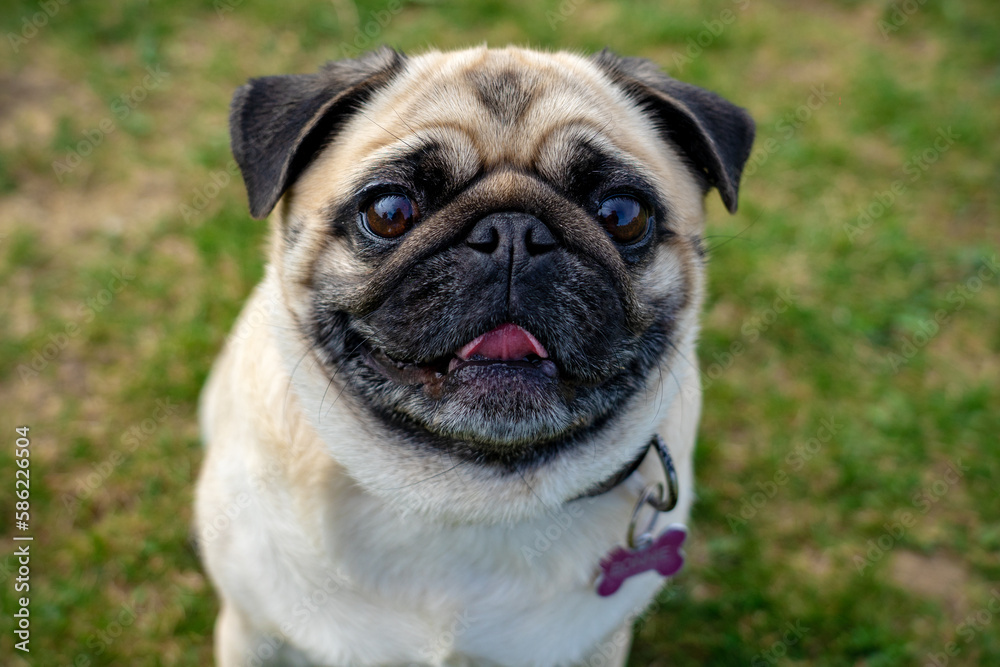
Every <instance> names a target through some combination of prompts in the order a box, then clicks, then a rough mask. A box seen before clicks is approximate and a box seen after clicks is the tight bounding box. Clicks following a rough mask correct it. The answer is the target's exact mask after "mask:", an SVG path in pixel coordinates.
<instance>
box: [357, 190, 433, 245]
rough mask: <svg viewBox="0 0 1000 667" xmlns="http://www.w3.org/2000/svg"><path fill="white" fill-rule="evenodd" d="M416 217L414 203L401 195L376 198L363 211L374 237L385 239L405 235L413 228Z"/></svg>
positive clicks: (366, 223)
mask: <svg viewBox="0 0 1000 667" xmlns="http://www.w3.org/2000/svg"><path fill="white" fill-rule="evenodd" d="M418 215H419V211H418V210H417V204H416V202H414V201H413V200H412V199H410V198H409V197H407V196H406V195H401V194H388V195H382V196H380V197H376V198H375V199H374V200H372V203H371V204H369V205H368V208H366V209H365V210H364V219H365V225H366V226H367V227H368V229H369V230H371V232H372V233H373V234H375V235H376V236H381V237H382V238H386V239H394V238H396V237H397V236H402V235H403V234H405V233H406V232H407V231H408V230H409V229H410V228H411V227H413V223H414V222H416V220H417V216H418Z"/></svg>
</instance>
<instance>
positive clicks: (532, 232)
mask: <svg viewBox="0 0 1000 667" xmlns="http://www.w3.org/2000/svg"><path fill="white" fill-rule="evenodd" d="M465 243H466V245H468V246H469V247H470V248H472V249H473V250H476V251H478V252H481V253H485V254H487V255H492V254H498V255H499V256H500V257H503V258H505V259H506V258H508V257H511V256H513V258H514V260H515V261H516V260H517V259H518V258H519V257H522V256H526V257H534V256H536V255H541V254H543V253H546V252H548V251H550V250H554V249H555V247H556V245H557V243H556V238H555V236H553V235H552V231H551V230H550V229H549V228H548V227H547V226H546V225H545V223H544V222H542V221H541V220H539V219H538V218H536V217H535V216H533V215H530V214H528V213H516V212H503V213H491V214H489V215H487V216H486V217H484V218H482V219H481V220H480V221H479V222H477V223H476V226H475V227H473V228H472V231H471V232H469V235H468V236H467V237H466V238H465Z"/></svg>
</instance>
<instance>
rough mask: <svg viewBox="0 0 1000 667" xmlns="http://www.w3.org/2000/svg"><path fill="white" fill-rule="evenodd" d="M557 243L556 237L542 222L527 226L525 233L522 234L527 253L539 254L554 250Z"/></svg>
mask: <svg viewBox="0 0 1000 667" xmlns="http://www.w3.org/2000/svg"><path fill="white" fill-rule="evenodd" d="M557 245H558V244H557V243H556V237H554V236H553V235H552V232H551V231H549V228H548V227H546V226H545V225H543V224H538V225H535V226H533V227H529V228H528V231H527V233H526V234H525V235H524V248H525V250H527V251H528V254H529V255H541V254H542V253H546V252H549V251H550V250H554V249H555V247H556V246H557Z"/></svg>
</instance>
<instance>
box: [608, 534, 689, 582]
mask: <svg viewBox="0 0 1000 667" xmlns="http://www.w3.org/2000/svg"><path fill="white" fill-rule="evenodd" d="M686 537H687V531H686V530H685V529H684V527H683V526H680V525H677V524H675V525H672V526H670V527H669V528H667V530H666V531H664V532H663V533H662V534H661V535H660V536H659V537H657V538H656V539H655V540H651V541H649V542H648V543H646V544H640V545H639V546H638V547H636V548H635V549H628V548H626V547H615V548H614V549H612V550H611V551H610V552H609V553H608V555H607V556H605V557H604V559H603V560H602V561H601V576H600V579H598V581H597V594H598V595H600V596H602V597H607V596H609V595H614V593H615V591H617V590H618V589H619V588H621V585H622V584H623V583H624V582H625V580H626V579H628V578H629V577H634V576H635V575H637V574H642V573H643V572H648V571H649V570H656V571H657V572H659V573H660V574H661V575H663V576H664V577H669V576H671V575H673V574H676V573H677V571H678V570H680V569H681V566H682V565H684V554H682V553H681V545H682V544H683V543H684V538H686Z"/></svg>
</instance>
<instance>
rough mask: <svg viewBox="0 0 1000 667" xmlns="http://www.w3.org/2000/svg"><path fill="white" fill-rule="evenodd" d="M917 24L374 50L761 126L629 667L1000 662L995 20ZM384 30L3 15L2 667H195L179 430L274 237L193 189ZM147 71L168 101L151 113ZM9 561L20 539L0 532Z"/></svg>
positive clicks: (542, 32)
mask: <svg viewBox="0 0 1000 667" xmlns="http://www.w3.org/2000/svg"><path fill="white" fill-rule="evenodd" d="M903 4H907V3H887V2H873V1H866V0H841V1H839V2H837V1H830V2H810V3H794V2H791V1H790V0H783V1H780V2H775V3H757V2H744V1H733V2H730V1H729V0H705V1H691V2H680V1H678V2H673V3H655V2H640V1H638V0H633V1H631V2H623V3H612V2H598V1H596V0H595V1H591V0H588V1H587V2H573V1H566V2H561V3H560V2H556V1H555V0H542V1H540V2H526V1H521V2H515V3H500V2H495V1H481V2H467V3H457V2H456V3H445V2H432V1H431V0H425V1H422V2H407V3H405V4H404V5H403V7H402V9H401V11H399V12H397V13H390V15H389V20H388V22H387V24H386V25H385V26H384V28H380V31H379V34H378V35H377V37H376V38H375V39H374V40H373V43H375V42H378V43H382V42H384V43H388V44H392V45H395V46H397V47H399V48H402V49H404V50H411V51H419V50H421V49H423V48H425V47H427V46H430V45H433V46H437V47H440V48H452V47H458V46H463V45H469V44H476V43H481V42H484V41H486V42H489V43H490V44H504V43H507V42H517V43H523V44H529V45H532V46H536V47H543V48H573V49H580V50H588V51H589V50H594V49H599V48H602V47H604V46H606V45H607V46H610V47H612V48H613V49H615V50H617V51H619V52H621V53H624V54H628V55H640V56H645V57H649V58H653V59H655V60H657V61H658V62H659V63H660V64H661V65H663V66H664V67H665V69H666V70H667V71H668V72H670V73H671V74H673V75H675V76H678V77H679V78H683V79H685V80H688V81H691V82H693V83H697V84H699V85H702V86H705V87H708V88H711V89H714V90H717V91H719V92H721V93H722V94H724V95H725V96H726V97H728V98H730V99H732V100H734V101H736V102H738V103H740V104H741V105H743V106H746V107H748V108H749V109H750V110H751V112H752V113H753V115H754V117H755V118H756V119H757V122H758V139H757V143H756V152H755V154H754V157H753V159H752V163H753V166H752V168H750V169H748V174H747V176H746V178H745V180H744V183H743V189H742V197H741V204H740V213H739V214H738V215H736V216H734V217H730V216H728V215H727V214H726V213H725V211H724V210H723V208H722V206H721V205H720V204H719V203H718V202H717V201H716V197H715V196H714V195H713V196H712V197H710V198H709V223H708V231H707V236H708V243H709V245H710V246H711V247H712V252H711V266H710V280H711V283H710V293H709V299H708V304H707V307H706V311H705V318H704V332H703V335H702V342H701V359H702V370H703V372H704V374H705V375H704V380H705V383H706V385H707V392H706V397H705V409H704V414H703V419H702V427H701V434H700V444H699V449H698V453H697V475H698V491H699V502H698V504H697V506H696V508H695V512H694V517H693V520H692V530H693V533H692V539H691V540H690V546H689V548H688V553H689V556H690V558H689V566H688V567H687V568H686V570H685V571H684V572H683V574H682V575H681V576H680V577H678V578H677V579H676V582H675V584H674V585H672V586H671V587H670V588H669V589H667V592H665V593H664V594H663V595H662V596H661V598H660V600H659V601H658V603H657V605H656V606H655V608H654V611H653V612H652V613H650V614H649V615H648V616H646V617H645V618H644V619H642V621H641V622H640V623H639V624H638V626H637V638H636V643H635V647H634V650H633V654H632V658H631V664H633V665H668V664H669V665H675V666H676V665H680V666H684V665H737V664H758V665H759V664H796V665H830V666H839V665H865V666H867V667H882V666H889V665H916V664H925V663H928V662H930V660H931V658H930V657H929V656H932V655H937V656H938V660H941V659H942V656H941V655H940V654H943V653H944V652H945V651H946V650H947V648H948V647H947V645H948V643H949V642H954V647H953V650H955V651H957V654H954V655H952V656H950V657H949V660H950V664H960V665H983V666H986V665H996V664H1000V618H998V617H997V614H995V613H992V614H991V613H989V612H988V611H984V610H988V607H987V603H988V602H989V600H990V595H991V591H992V590H997V589H1000V529H998V528H997V526H1000V502H998V497H997V491H996V482H995V480H996V479H998V478H1000V453H998V452H1000V450H998V447H997V442H998V441H997V433H1000V410H998V407H1000V381H998V378H1000V354H998V353H1000V320H998V318H997V316H996V313H997V312H998V311H1000V289H998V286H1000V267H997V266H996V264H991V263H990V262H991V261H995V260H992V258H994V257H996V255H997V253H998V245H1000V243H998V241H1000V233H998V230H997V226H996V221H997V219H998V217H1000V194H998V193H1000V142H998V141H997V137H998V134H1000V133H998V129H1000V115H998V114H997V113H996V110H997V109H998V108H1000V17H998V16H997V14H996V8H995V6H994V4H993V3H992V2H991V1H990V0H968V1H966V2H959V1H958V0H953V1H952V0H940V1H935V0H928V2H927V3H924V4H919V8H918V9H916V11H913V12H911V13H910V14H906V13H899V12H900V10H899V7H901V6H902V5H903ZM909 4H915V3H908V6H909ZM387 6H389V5H386V4H382V3H379V2H368V1H362V2H358V3H357V5H356V10H355V5H354V4H352V3H351V2H349V1H348V0H336V1H333V2H291V3H285V4H284V5H282V6H281V8H280V9H279V8H278V6H277V5H275V6H273V7H272V6H270V5H267V4H265V3H249V2H241V1H240V0H231V1H230V0H218V1H217V2H216V3H215V4H214V5H212V4H210V3H201V2H192V1H189V0H185V1H182V2H175V3H169V4H168V3H162V2H152V3H145V2H121V3H103V4H102V3H96V4H94V3H92V4H89V5H84V4H77V3H73V2H70V3H67V4H65V5H58V7H59V10H58V12H56V13H55V14H53V15H52V16H51V17H48V18H47V19H46V25H44V26H43V27H41V28H39V29H38V30H37V34H35V33H33V34H32V36H31V37H30V39H28V38H26V39H25V41H24V42H17V44H16V46H17V51H16V52H14V51H13V48H12V47H13V46H14V44H13V43H12V42H11V39H10V37H9V36H8V33H12V34H15V35H18V34H21V31H22V29H23V28H24V24H23V22H22V19H23V18H24V17H28V20H29V21H30V20H31V17H32V16H33V15H34V14H36V13H37V12H39V11H40V9H39V7H40V6H39V5H38V4H37V3H36V2H34V1H21V0H12V1H10V2H6V3H5V4H4V7H3V9H0V25H3V27H4V30H3V34H4V36H5V39H4V40H3V41H4V42H5V43H4V44H3V45H2V46H0V50H5V49H6V50H7V51H8V52H7V53H5V55H4V56H3V65H0V84H2V85H0V202H2V205H0V280H2V281H3V285H4V288H3V293H4V298H3V299H2V300H0V404H2V405H3V406H4V409H3V411H2V414H0V433H3V434H6V435H5V436H4V437H5V438H6V440H5V441H6V442H7V443H8V445H4V446H2V447H0V465H2V469H4V470H12V469H13V465H14V463H13V450H14V444H13V443H14V438H15V435H14V430H13V429H14V427H15V426H20V425H29V426H30V427H31V435H32V445H31V447H32V451H33V457H32V459H31V462H32V468H31V473H32V478H31V479H32V481H33V486H32V496H31V502H32V530H31V532H32V534H33V535H34V536H35V541H34V543H33V544H32V550H33V559H32V574H31V594H30V597H31V614H32V629H33V634H32V641H31V649H32V651H31V654H30V657H27V656H24V655H23V654H21V653H20V652H15V651H14V650H13V639H12V638H13V634H12V627H13V623H12V619H11V617H10V614H9V613H8V610H13V609H14V607H15V599H16V596H15V593H14V591H13V577H14V576H15V575H14V574H13V572H14V569H15V566H16V563H15V561H14V559H13V558H12V557H10V556H9V554H10V553H11V552H12V550H13V549H12V548H5V549H4V550H3V553H2V554H0V580H3V582H2V583H3V585H2V587H0V599H2V600H3V609H4V611H5V613H4V616H3V619H2V620H0V650H2V652H3V655H5V656H13V657H11V658H8V657H5V658H4V659H3V661H4V663H5V664H13V665H20V664H33V665H54V664H61V665H62V664H66V665H69V664H74V665H83V664H93V665H98V664H109V665H111V664H130V665H133V664H134V665H161V664H162V665H201V664H208V662H209V661H210V654H211V651H210V641H209V635H210V631H211V626H212V622H213V619H214V615H215V611H216V601H215V599H214V597H213V595H212V593H211V590H210V587H209V586H208V584H207V582H206V580H205V578H204V576H203V575H202V573H201V570H200V567H199V565H198V562H197V559H196V557H195V555H194V553H193V552H192V550H191V548H190V547H189V545H188V534H189V528H188V526H189V523H190V517H191V493H192V486H193V480H194V477H195V475H196V471H197V469H198V465H199V461H200V459H201V448H200V447H201V446H200V443H199V441H198V437H197V432H196V427H195V403H196V399H197V396H198V392H199V390H200V387H201V385H202V383H203V381H204V379H205V377H206V374H207V372H208V369H209V367H210V364H211V362H212V359H213V357H214V355H215V354H216V353H217V351H218V350H219V348H220V345H221V343H222V341H223V339H224V337H225V336H226V333H227V331H228V329H229V327H230V326H231V325H232V323H233V320H234V318H235V317H236V314H237V313H238V312H239V308H240V306H241V303H242V301H243V299H244V298H245V297H246V295H247V293H248V292H249V290H250V289H251V288H252V286H253V285H254V284H255V282H256V281H257V280H258V279H259V277H260V275H261V271H262V264H261V257H262V252H261V245H262V242H263V235H264V231H265V228H264V225H263V224H262V223H260V222H256V221H252V220H251V219H250V218H249V216H248V214H247V211H246V204H245V200H244V193H243V189H242V185H241V183H240V182H239V180H238V179H229V182H228V183H226V184H224V185H223V186H222V187H219V188H212V187H210V184H211V183H212V182H213V177H214V178H215V179H216V183H218V182H221V181H220V180H219V179H221V178H222V177H221V176H220V174H223V173H224V172H225V170H226V166H227V163H228V161H229V159H230V157H229V154H228V141H227V129H226V108H227V104H228V100H229V97H230V95H231V93H232V92H233V90H234V89H235V87H236V86H238V85H240V84H241V83H242V82H244V81H245V80H246V79H247V78H248V77H250V76H258V75H263V74H271V73H283V72H302V71H310V70H314V69H315V68H316V67H317V66H318V64H319V63H321V62H322V61H324V60H326V59H330V58H337V57H340V56H342V55H343V53H344V49H343V45H344V44H345V43H350V42H352V41H354V40H355V38H356V37H357V35H358V34H359V33H358V32H357V27H358V26H364V25H366V24H367V23H368V22H369V21H371V20H373V19H377V18H378V16H379V14H378V12H380V11H382V12H384V11H385V8H386V7H387ZM726 10H729V11H731V12H732V15H731V16H732V17H733V19H732V20H731V21H729V22H728V23H726V24H725V25H724V26H723V28H722V29H721V31H720V30H719V29H718V25H716V24H713V23H712V22H713V21H716V20H720V21H721V20H722V19H723V18H725V17H727V16H730V15H728V14H723V12H724V11H726ZM382 16H383V17H384V13H383V14H382ZM706 22H707V23H706ZM713 25H714V26H715V28H716V32H720V34H718V35H713V34H712V33H711V29H712V27H713ZM705 31H708V32H707V33H706V32H705ZM28 32H30V31H25V33H24V34H27V33H28ZM883 33H884V34H883ZM699 38H700V39H701V40H702V42H703V45H702V46H701V47H700V52H697V53H695V52H696V51H697V50H696V49H692V48H691V45H692V44H695V45H697V40H698V39H699ZM689 40H691V41H689ZM15 41H16V40H15ZM692 53H695V55H693V56H691V54H692ZM147 67H160V68H161V69H162V70H163V71H164V72H166V73H167V74H168V76H166V78H164V79H163V80H162V81H160V82H159V83H157V84H156V85H155V86H152V87H148V88H147V89H146V90H145V94H144V95H142V99H141V100H139V99H138V95H133V93H134V91H135V90H136V88H137V87H140V88H141V87H142V86H143V79H144V77H146V75H147V74H148V70H147ZM123 96H126V98H124V99H127V100H128V101H129V107H128V108H129V111H128V113H127V116H126V117H125V118H123V119H119V120H118V122H115V123H114V125H113V131H111V132H109V133H98V134H94V132H95V128H100V127H101V125H100V124H101V121H102V119H105V118H108V117H111V118H116V116H115V109H116V108H118V109H120V108H121V107H120V106H118V107H116V101H117V104H119V105H120V104H121V103H122V100H123ZM133 102H134V104H133ZM940 132H946V133H949V135H948V136H951V137H953V139H952V140H951V142H950V143H949V144H948V145H947V146H946V147H944V148H940V147H937V148H936V147H935V140H936V138H937V137H939V136H940V134H939V133H940ZM88 137H92V138H94V139H93V141H91V140H89V139H88ZM98 137H99V139H100V141H97V138H98ZM81 141H83V142H87V141H90V142H91V143H93V144H94V145H92V146H90V150H88V151H87V155H85V156H84V155H81V159H80V161H79V164H78V165H76V166H75V167H73V168H72V169H71V170H70V171H68V172H66V173H61V174H57V173H55V171H54V169H53V162H54V161H56V160H59V161H64V160H67V159H69V158H70V157H71V156H72V151H79V152H81V153H82V152H83V150H86V145H85V144H81V143H80V142H81ZM938 145H939V146H940V145H941V142H939V144H938ZM81 146H84V148H83V150H80V147H81ZM894 184H895V185H896V186H897V187H896V193H895V194H893V195H892V201H891V202H890V201H889V195H887V194H886V193H893V185H894ZM185 206H186V207H189V208H188V209H186V208H184V207H185ZM866 210H867V211H869V215H870V216H871V219H870V221H868V222H867V223H866V221H867V220H868V219H867V218H863V217H862V218H859V216H860V215H861V214H862V212H863V211H866ZM990 267H994V268H990ZM115 271H117V272H119V274H118V275H119V276H121V277H123V278H119V279H118V281H117V282H114V279H115V273H113V272H115ZM129 276H132V277H131V278H129ZM116 288H120V289H116ZM789 290H790V291H789ZM776 299H784V300H783V301H780V300H779V301H776ZM776 304H778V305H779V306H783V307H782V308H781V312H778V308H777V307H776ZM936 317H937V318H938V319H937V320H935V318H936ZM734 344H738V346H737V347H734ZM734 350H735V351H734ZM163 406H167V407H168V409H167V410H163V409H162V408H163ZM831 422H832V426H831ZM824 424H826V425H827V428H826V430H823V427H824ZM130 433H131V434H132V437H131V438H130V437H129V434H130ZM958 462H961V465H962V466H964V467H966V468H967V470H964V471H962V475H961V476H960V477H957V478H956V477H955V475H954V474H953V473H947V470H948V468H949V466H955V465H957V464H958ZM946 474H947V475H950V476H951V478H952V479H955V480H956V481H954V482H947V481H946ZM12 477H13V475H11V478H12ZM12 491H13V484H12V483H4V484H2V485H0V499H2V501H3V502H2V505H3V507H5V508H9V507H11V506H12V505H13V502H14V496H13V493H12ZM741 512H742V514H741ZM906 516H909V520H906ZM904 521H906V523H907V525H903V522H904ZM0 533H2V534H3V535H4V542H5V543H6V544H8V545H11V544H13V543H12V542H11V540H10V538H11V537H12V536H13V535H14V534H15V533H17V531H16V529H15V526H14V523H13V512H11V511H8V510H5V511H4V512H3V513H2V514H0ZM887 535H888V536H889V537H887ZM880 540H881V544H880ZM977 613H978V616H977ZM970 619H971V620H970ZM789 624H791V625H789ZM789 628H792V630H790V629H789ZM793 630H794V631H793ZM786 640H787V641H786Z"/></svg>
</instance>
